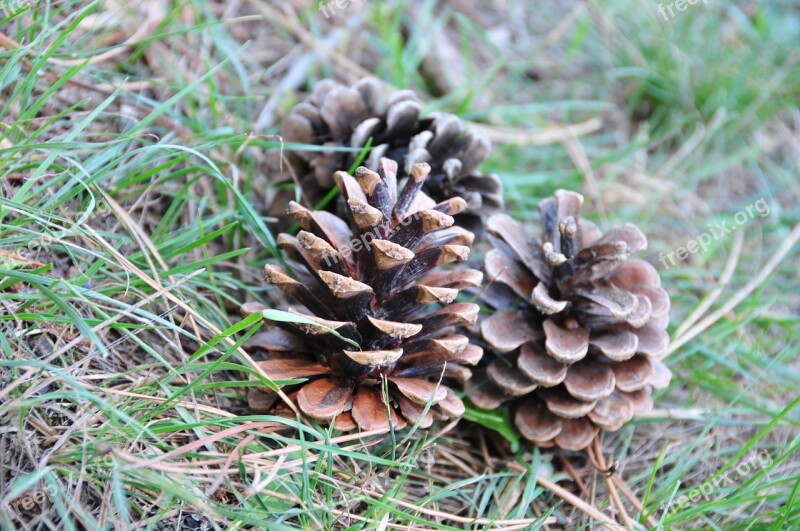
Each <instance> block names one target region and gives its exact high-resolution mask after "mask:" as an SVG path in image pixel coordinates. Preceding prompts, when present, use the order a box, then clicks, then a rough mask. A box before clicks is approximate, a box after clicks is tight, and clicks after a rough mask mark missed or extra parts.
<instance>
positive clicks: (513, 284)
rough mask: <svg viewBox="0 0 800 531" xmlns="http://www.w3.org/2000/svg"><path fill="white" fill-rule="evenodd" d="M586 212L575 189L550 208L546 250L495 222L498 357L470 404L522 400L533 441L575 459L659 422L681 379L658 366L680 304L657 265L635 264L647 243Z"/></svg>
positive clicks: (489, 335)
mask: <svg viewBox="0 0 800 531" xmlns="http://www.w3.org/2000/svg"><path fill="white" fill-rule="evenodd" d="M582 203H583V197H582V196H581V195H580V194H577V193H574V192H568V191H564V190H559V191H558V192H556V194H555V197H551V198H549V199H547V200H545V201H543V202H542V203H541V205H540V207H539V209H540V212H541V220H542V233H541V238H540V240H534V239H532V238H530V237H529V236H528V235H527V234H526V233H525V229H524V227H523V225H522V224H521V223H519V222H517V221H514V220H513V219H511V218H510V217H508V216H507V215H505V214H497V215H494V216H492V217H491V218H490V219H489V221H488V223H487V230H488V232H489V233H490V234H492V235H493V236H494V237H495V238H494V239H493V240H494V243H495V248H494V249H492V250H491V251H489V252H488V253H487V255H486V275H487V277H488V279H489V280H490V281H496V282H499V283H500V286H498V288H500V289H499V290H496V292H495V293H494V294H493V295H492V296H491V297H489V299H490V300H492V301H493V302H494V304H496V305H498V306H500V307H501V308H500V309H499V310H498V311H497V312H496V313H494V314H493V315H492V316H491V317H489V318H488V319H486V320H485V321H483V322H482V323H481V333H482V335H483V338H484V340H485V341H486V343H487V344H488V345H489V346H490V347H491V348H492V349H493V350H494V351H495V353H496V354H497V355H496V356H494V357H493V359H492V360H491V362H490V363H489V364H488V365H487V366H486V369H485V376H486V382H485V383H484V385H482V386H480V387H478V388H477V389H475V390H474V391H473V392H472V393H471V394H470V395H469V397H470V399H471V400H472V401H473V402H474V403H475V404H476V405H477V406H479V407H481V408H484V409H494V408H496V407H498V406H499V405H500V404H502V403H504V402H507V401H514V406H515V414H514V422H515V424H516V426H517V428H518V429H519V431H520V433H521V434H522V435H523V436H524V437H525V438H527V439H529V440H530V441H533V442H534V443H536V444H537V445H539V446H543V447H546V446H553V445H557V446H559V447H562V448H564V449H567V450H580V449H583V448H585V447H586V446H587V445H589V443H590V442H591V441H592V439H593V438H594V436H595V435H596V433H597V432H598V429H604V430H609V431H615V430H617V429H619V428H620V427H622V425H624V424H625V423H627V422H628V421H630V420H631V419H632V418H633V417H634V416H637V415H641V414H644V413H646V412H647V411H649V410H650V409H651V408H652V406H653V402H652V399H651V390H652V388H663V387H665V386H666V385H668V383H669V380H670V377H671V373H670V371H669V369H668V368H667V367H666V366H665V365H664V364H663V363H662V362H661V361H660V360H659V358H660V357H661V356H663V355H664V354H665V352H666V350H667V346H668V340H669V337H668V335H667V332H666V327H667V322H668V319H669V315H668V314H669V307H670V301H669V295H668V294H667V292H666V291H665V290H664V289H662V288H661V287H660V284H661V281H660V278H659V275H658V272H657V271H656V269H655V268H654V267H653V266H651V265H650V264H648V263H647V262H644V261H642V260H629V257H630V255H631V253H635V252H637V251H639V250H641V249H645V248H646V246H647V240H646V239H645V237H644V235H643V234H642V233H641V232H640V231H639V229H638V228H636V227H635V226H634V225H631V224H626V225H624V226H622V227H616V228H613V229H611V230H610V231H608V232H607V233H606V234H605V235H603V234H601V233H600V230H599V229H598V228H597V227H596V226H595V225H594V224H593V223H591V222H590V221H587V220H584V219H580V211H581V205H582ZM497 291H499V292H504V293H498V292H497ZM498 301H500V302H498Z"/></svg>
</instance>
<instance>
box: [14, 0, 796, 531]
mask: <svg viewBox="0 0 800 531" xmlns="http://www.w3.org/2000/svg"><path fill="white" fill-rule="evenodd" d="M478 4H480V5H478ZM540 4H541V5H540ZM342 6H344V7H342ZM797 42H800V8H798V6H797V4H796V2H793V1H790V0H776V1H771V2H756V1H740V2H730V1H728V0H714V1H713V2H706V1H705V0H703V1H702V2H701V1H695V2H690V1H688V0H687V1H686V2H683V1H681V0H679V1H676V2H672V3H670V2H663V3H659V2H657V0H619V1H615V2H598V1H594V0H591V1H586V2H561V1H554V2H541V3H538V2H537V3H533V2H522V1H512V0H492V1H488V2H481V3H475V2H467V1H465V0H452V1H439V2H436V1H416V0H407V1H395V2H381V1H379V0H362V1H351V2H345V1H339V0H331V1H329V2H322V3H320V4H316V3H313V2H311V1H308V0H292V1H290V2H287V1H282V2H279V1H266V0H236V1H231V2H213V1H206V0H183V1H174V2H169V1H166V0H152V1H149V0H136V1H132V2H118V1H112V0H108V1H97V2H85V1H73V0H61V1H44V0H42V1H38V0H37V1H26V0H15V1H5V2H0V58H1V60H0V190H2V193H1V194H0V306H2V310H0V382H1V383H0V459H1V461H0V463H2V467H1V468H0V506H2V510H0V527H2V528H7V529H15V528H23V527H28V528H32V529H51V528H66V529H109V528H119V529H139V528H143V529H177V528H181V529H183V528H190V529H236V528H245V527H246V528H266V529H297V528H302V529H345V528H347V529H362V528H364V529H373V528H377V529H390V528H391V529H429V528H433V529H467V528H468V529H491V528H494V529H500V528H502V529H505V530H512V529H535V528H538V527H541V526H547V527H548V528H550V529H560V528H564V529H575V528H579V527H582V526H583V527H586V526H589V527H594V526H599V525H601V524H607V525H609V526H612V527H613V525H616V523H619V524H622V525H626V526H628V527H635V528H655V527H659V526H661V527H662V528H676V529H680V528H709V529H734V528H737V529H738V528H744V527H747V528H752V529H791V528H796V527H798V525H800V500H799V498H800V460H798V457H797V456H798V453H797V452H798V447H799V446H800V430H799V429H798V425H799V424H800V414H799V413H798V407H797V406H798V404H799V403H800V395H798V391H797V389H798V384H799V383H800V340H799V339H800V295H799V294H800V289H798V288H800V282H798V275H797V271H798V266H800V253H798V248H797V241H798V239H800V207H799V206H798V205H799V204H800V203H798V199H800V179H798V175H800V140H799V139H800V110H799V109H798V101H800V55H799V54H798V50H797ZM368 74H369V75H375V76H377V77H378V78H380V79H382V80H383V81H385V82H386V84H387V85H391V86H393V87H396V88H411V89H413V90H415V91H416V92H417V93H418V94H419V96H420V98H421V99H423V100H424V101H425V111H426V112H427V113H430V112H436V111H447V112H453V113H456V114H458V115H459V116H460V117H461V118H462V119H463V120H465V121H466V122H468V123H469V124H470V127H474V128H480V129H481V130H483V131H484V132H485V133H486V134H487V135H489V136H490V137H491V138H492V140H493V143H494V146H495V150H494V154H493V155H492V157H491V158H490V159H489V160H488V161H487V162H486V163H485V164H484V165H483V168H482V169H483V170H484V171H485V172H494V173H497V174H499V175H501V177H502V178H503V182H504V184H505V188H506V197H507V200H508V209H507V211H508V212H509V213H510V214H512V215H514V216H515V217H517V218H518V219H521V220H525V221H526V222H535V220H536V218H537V209H536V205H537V204H538V202H539V201H540V200H541V199H542V198H544V197H547V196H548V195H550V194H551V193H552V192H553V191H554V190H556V189H558V188H570V189H574V190H578V191H580V192H582V193H583V194H584V195H585V196H586V204H585V212H586V215H587V216H588V217H589V218H591V219H593V220H594V221H595V222H597V223H598V224H599V225H600V226H601V227H603V228H608V227H610V226H613V225H614V224H617V223H622V222H633V223H636V224H637V225H639V226H640V227H641V228H642V230H643V231H644V233H645V234H646V235H647V236H648V240H649V247H648V249H647V250H646V251H645V252H643V253H642V257H643V258H645V259H647V260H649V261H650V262H651V263H653V264H654V265H657V266H658V267H659V269H660V270H661V273H662V278H663V283H664V285H665V287H666V288H667V290H668V291H669V293H670V295H671V297H672V312H671V324H670V333H671V338H672V347H671V355H670V356H669V357H668V358H667V364H668V365H669V367H670V368H671V370H672V371H673V373H674V376H673V380H672V384H671V385H670V387H669V388H668V389H666V390H664V391H660V392H659V393H658V394H657V395H656V409H655V411H654V412H653V413H652V414H651V415H650V416H649V417H648V418H645V419H639V420H637V421H635V422H634V423H632V424H630V425H629V426H626V427H624V428H623V429H621V430H619V431H618V432H616V433H610V434H606V435H605V436H604V438H603V439H602V441H598V445H597V446H596V447H594V448H592V451H591V452H588V453H569V452H558V451H554V450H537V449H535V448H533V447H531V446H529V445H526V444H520V445H517V444H516V442H515V441H512V440H509V439H508V437H506V436H505V435H508V436H510V437H511V439H513V438H514V437H513V435H510V434H509V432H508V426H507V422H505V421H504V420H503V419H502V418H499V417H498V418H493V419H489V420H487V421H485V422H484V424H491V422H490V421H492V422H495V423H496V424H495V427H496V430H492V429H489V428H487V427H486V426H483V427H481V426H479V425H478V424H475V423H473V422H470V421H462V422H461V423H458V424H456V423H448V424H439V425H435V426H434V427H433V428H432V429H431V430H429V431H428V432H427V433H421V432H415V433H411V434H409V433H408V432H402V431H401V432H398V433H393V434H389V435H386V434H369V433H367V434H363V433H362V434H345V435H342V434H340V433H336V432H333V431H332V430H330V429H328V428H325V427H321V426H318V425H317V424H315V423H313V422H309V421H307V420H303V419H300V418H297V419H293V420H289V421H287V420H285V419H281V418H277V417H272V416H267V415H256V414H252V413H251V412H250V411H249V410H248V408H247V405H246V401H245V399H244V397H245V394H246V389H247V387H248V386H250V385H251V383H250V382H249V381H248V379H249V377H250V375H252V374H253V373H254V371H253V370H252V368H251V365H250V362H249V360H248V356H247V354H246V352H245V351H244V350H243V349H241V348H240V347H241V345H242V343H243V342H244V341H245V340H246V338H247V337H249V336H250V335H252V334H253V333H255V332H256V331H257V329H258V327H259V326H260V321H259V318H258V317H255V318H248V319H242V317H241V315H240V312H239V305H240V304H241V303H242V302H245V301H254V300H257V301H260V302H262V303H265V304H268V305H269V304H271V303H273V302H274V292H273V290H270V289H267V287H266V286H265V285H264V283H263V281H262V279H261V273H260V271H261V268H262V266H263V265H264V263H266V262H268V261H270V260H274V250H275V240H274V237H275V235H274V234H272V233H271V232H270V230H269V226H271V225H270V223H271V221H272V220H270V219H269V218H267V217H266V216H265V211H266V205H267V202H268V201H269V199H270V197H271V194H272V192H273V190H271V188H270V185H269V184H268V181H267V178H266V175H265V173H264V167H265V165H264V153H265V151H266V150H267V149H271V148H274V147H276V146H279V144H280V140H279V139H278V138H277V137H276V136H274V135H275V134H276V133H277V131H278V127H279V124H280V121H281V118H282V117H284V116H285V115H286V114H287V112H288V111H289V110H290V109H291V108H292V106H293V105H294V104H295V103H296V102H297V101H298V100H299V99H300V98H302V97H304V95H305V94H306V93H307V92H308V90H309V88H310V87H311V85H312V84H313V82H314V81H315V80H318V79H322V78H334V79H337V80H340V81H343V82H353V81H355V80H357V79H359V78H361V77H362V76H364V75H368ZM612 523H614V524H613V525H612Z"/></svg>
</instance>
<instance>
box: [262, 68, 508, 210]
mask: <svg viewBox="0 0 800 531" xmlns="http://www.w3.org/2000/svg"><path fill="white" fill-rule="evenodd" d="M382 99H383V90H382V88H381V84H380V82H379V81H378V80H376V79H374V78H364V79H362V80H361V81H359V82H357V83H356V84H355V85H353V86H352V87H347V86H345V85H341V84H339V83H336V82H334V81H332V80H329V79H324V80H322V81H319V82H318V83H317V84H316V85H315V86H314V89H313V92H312V94H311V96H310V98H309V99H308V100H307V101H304V102H302V103H300V104H299V105H297V106H296V107H295V108H294V110H293V111H292V112H291V114H289V116H287V117H286V119H285V120H284V121H283V123H282V124H281V131H280V134H281V137H282V138H283V140H284V141H285V142H291V143H300V144H310V145H315V146H322V147H325V148H331V149H339V151H290V150H284V151H283V161H282V163H281V153H280V150H277V149H276V150H272V151H270V152H269V153H268V155H267V171H268V172H269V173H268V176H269V178H270V180H271V181H272V183H273V184H275V185H282V184H283V185H285V184H286V183H292V182H294V183H298V184H300V186H301V191H302V193H303V196H304V198H305V200H306V201H307V203H308V204H312V205H316V204H317V203H318V202H319V201H320V200H321V199H322V198H324V197H325V195H326V194H327V193H328V192H329V191H330V190H331V189H332V188H333V187H334V183H333V181H332V180H331V175H333V172H334V171H336V170H340V169H342V168H349V167H351V166H352V164H353V163H354V161H355V160H356V158H357V157H358V155H359V151H358V150H360V149H361V148H363V147H364V146H365V145H366V144H367V141H368V140H369V139H370V138H372V149H371V151H370V152H369V155H368V157H367V159H366V160H365V161H364V166H366V167H368V168H369V169H371V170H374V171H376V170H377V169H378V162H379V161H380V159H381V158H384V157H386V158H389V159H391V160H394V161H395V162H397V164H398V167H399V175H398V177H401V178H402V177H405V176H407V175H409V173H410V171H411V168H412V167H413V166H414V165H415V164H417V163H423V162H424V163H427V164H428V165H430V167H431V175H430V176H429V177H428V179H427V180H426V181H425V183H424V185H423V191H424V192H425V193H426V194H427V195H429V196H430V197H432V198H433V199H434V200H436V201H437V202H438V201H444V200H446V199H450V198H452V197H461V198H463V199H464V200H465V201H466V202H467V209H466V212H465V214H462V216H460V217H462V218H463V217H464V216H467V217H468V218H469V217H470V215H472V216H480V215H487V214H490V213H492V212H494V211H496V210H498V209H500V208H502V205H503V193H502V184H501V181H500V179H499V177H497V176H496V175H483V174H481V173H480V172H479V171H478V169H477V168H478V166H479V165H480V163H481V162H483V160H484V159H485V158H486V157H487V156H488V155H489V152H490V151H491V143H490V142H489V140H488V139H487V138H486V137H485V136H483V135H481V134H478V133H472V132H466V131H465V128H464V125H463V123H462V122H461V121H460V120H459V119H458V117H456V116H455V115H452V114H438V115H433V116H431V117H429V118H424V119H423V118H421V117H420V109H421V104H420V102H419V100H418V98H417V96H416V95H415V94H414V92H412V91H410V90H402V91H398V92H395V93H394V94H392V95H391V96H390V97H389V99H388V102H387V103H386V104H385V105H384V104H383V102H382ZM342 148H355V149H354V150H351V151H341V149H342ZM293 197H294V190H290V189H286V190H282V191H279V192H278V193H277V194H276V196H275V199H274V200H273V202H272V206H271V207H270V211H269V213H270V214H271V215H273V216H278V217H280V216H282V215H283V214H284V211H285V209H286V205H287V204H288V202H289V200H291V199H292V198H293ZM459 224H461V223H460V222H459Z"/></svg>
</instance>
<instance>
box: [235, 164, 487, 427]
mask: <svg viewBox="0 0 800 531" xmlns="http://www.w3.org/2000/svg"><path fill="white" fill-rule="evenodd" d="M378 167H379V172H377V173H376V172H374V171H372V170H369V169H367V168H364V167H362V168H359V169H358V170H357V171H356V177H355V178H353V177H352V176H350V175H348V174H347V173H345V172H342V171H339V172H336V174H335V175H334V180H335V182H336V184H337V186H338V187H339V190H340V192H341V194H342V195H343V197H344V198H345V200H346V202H347V205H348V207H349V210H348V216H347V218H346V219H342V218H339V217H337V216H335V215H334V214H331V213H329V212H325V211H318V212H311V211H309V210H307V209H306V208H304V207H302V206H300V205H298V204H297V203H291V204H290V206H289V214H290V216H291V217H292V218H293V219H294V220H295V221H296V222H297V223H298V224H299V225H301V227H302V230H301V231H300V233H299V234H298V235H297V237H294V236H290V235H288V234H281V235H280V236H279V238H278V243H279V246H280V247H281V248H282V249H283V250H284V252H285V253H286V255H287V256H288V258H289V259H290V262H289V263H290V264H291V268H292V270H293V273H294V276H290V275H289V274H288V273H287V272H286V271H285V270H284V269H282V268H280V267H278V266H275V265H267V266H266V268H265V276H266V279H267V282H269V283H270V284H273V285H276V286H277V287H278V288H280V289H281V290H282V291H283V292H284V293H286V294H288V295H289V296H290V297H291V298H293V299H295V300H296V301H297V302H299V303H301V304H302V305H303V306H304V307H305V309H303V310H301V311H297V310H295V309H290V310H289V311H291V312H293V313H296V314H297V315H300V316H303V317H305V318H306V319H308V320H309V321H308V323H309V324H297V323H277V325H278V327H276V328H271V329H268V330H267V331H266V332H263V333H261V334H259V335H257V336H255V337H254V339H253V341H251V344H250V346H251V347H259V348H261V349H264V350H266V351H267V352H268V353H269V354H270V355H271V356H272V359H269V360H267V361H263V362H260V365H261V368H262V369H263V370H264V371H265V372H266V374H267V375H269V376H270V378H272V379H274V380H286V379H293V378H308V380H307V382H306V383H303V384H300V385H299V386H296V387H294V391H296V393H297V394H296V399H297V404H298V406H299V408H300V409H301V410H302V411H303V413H305V414H306V415H308V416H310V417H312V418H314V419H316V420H318V421H321V422H326V423H327V422H331V421H333V420H334V419H335V424H334V425H335V427H336V428H338V429H342V430H348V429H354V428H356V427H358V428H360V429H363V430H369V429H382V428H383V429H385V428H387V427H388V426H389V425H390V423H391V425H393V426H394V427H396V428H401V427H402V426H403V425H405V423H406V422H412V423H416V422H417V421H419V422H420V427H423V428H426V427H428V426H430V425H431V423H432V421H433V420H434V419H450V418H457V417H459V416H460V415H461V414H462V413H463V411H464V405H463V403H462V402H461V399H459V398H458V397H457V396H456V394H455V393H454V392H453V391H452V390H451V389H450V388H449V387H448V386H447V385H446V383H444V382H442V383H439V381H440V379H441V377H442V375H444V377H445V378H454V379H456V380H460V381H462V382H463V381H466V379H467V378H469V376H470V374H471V373H470V370H469V369H467V368H466V367H465V366H467V365H475V364H476V363H477V362H478V361H479V360H480V358H481V356H482V354H483V351H482V349H481V348H480V347H478V346H475V345H470V344H469V342H468V340H467V338H466V337H465V336H463V335H459V334H456V333H455V328H457V327H461V326H465V325H469V324H474V323H475V320H476V318H477V314H478V310H479V308H478V306H477V305H475V304H472V303H456V302H454V300H455V298H456V296H457V294H458V291H459V290H460V289H463V288H467V287H477V286H479V285H480V283H481V279H482V276H483V275H482V273H481V272H480V271H475V270H472V269H466V268H463V267H461V268H458V267H452V268H450V269H448V270H442V268H438V266H441V265H445V264H449V263H457V262H463V261H465V260H466V259H467V256H468V255H469V252H470V246H471V245H472V241H473V239H474V237H473V235H472V233H470V232H468V231H466V230H465V229H462V228H460V227H456V226H453V218H452V216H453V215H454V214H457V213H459V212H462V211H463V210H464V209H465V208H466V203H465V202H464V200H463V199H460V198H453V199H449V200H446V201H444V202H441V203H436V202H435V201H434V200H433V199H431V198H430V197H428V196H427V195H426V194H425V193H423V192H421V191H420V189H421V188H422V186H423V183H424V181H425V179H426V177H427V176H428V173H429V171H430V168H429V167H428V166H427V165H426V164H417V165H415V166H414V167H413V168H411V172H410V173H411V176H410V177H409V178H408V179H407V180H406V181H405V183H404V184H403V183H402V182H401V183H400V185H398V179H397V167H396V164H395V163H394V162H393V161H391V160H388V159H383V160H381V161H380V163H379V164H378ZM437 268H438V269H437ZM255 310H257V308H253V307H245V308H244V312H245V313H250V312H252V311H255ZM330 329H333V330H335V331H336V333H337V334H338V335H339V336H341V337H337V336H336V335H334V334H332V333H330ZM343 338H344V339H343ZM355 345H358V346H355ZM445 367H446V368H445ZM384 386H386V391H387V394H388V403H387V400H386V398H385V395H384ZM287 392H293V389H287ZM268 397H269V391H268V389H264V388H260V389H254V390H252V391H251V393H250V396H249V398H250V401H251V406H252V407H254V408H255V409H258V410H265V409H266V410H269V409H270V407H271V406H270V400H267V401H265V400H264V399H265V398H268ZM428 404H430V405H431V406H430V409H429V411H428V412H427V413H425V414H424V415H423V412H424V409H425V407H426V406H427V405H428Z"/></svg>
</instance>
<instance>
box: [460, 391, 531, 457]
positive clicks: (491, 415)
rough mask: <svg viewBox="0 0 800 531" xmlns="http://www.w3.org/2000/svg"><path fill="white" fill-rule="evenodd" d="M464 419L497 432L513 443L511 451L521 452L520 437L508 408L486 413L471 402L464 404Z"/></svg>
mask: <svg viewBox="0 0 800 531" xmlns="http://www.w3.org/2000/svg"><path fill="white" fill-rule="evenodd" d="M464 407H465V408H466V411H464V419H466V420H469V421H471V422H474V423H476V424H480V425H481V426H483V427H484V428H488V429H490V430H492V431H496V432H497V433H499V434H500V435H502V436H503V437H504V438H505V439H506V440H507V441H508V442H510V443H511V451H512V452H517V451H518V450H519V443H520V440H519V436H518V435H517V431H516V430H515V429H514V424H513V423H512V422H511V413H510V412H509V411H508V409H507V408H504V409H501V410H495V411H485V410H483V409H480V408H478V407H476V406H475V405H473V404H472V403H471V402H469V401H465V402H464Z"/></svg>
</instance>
